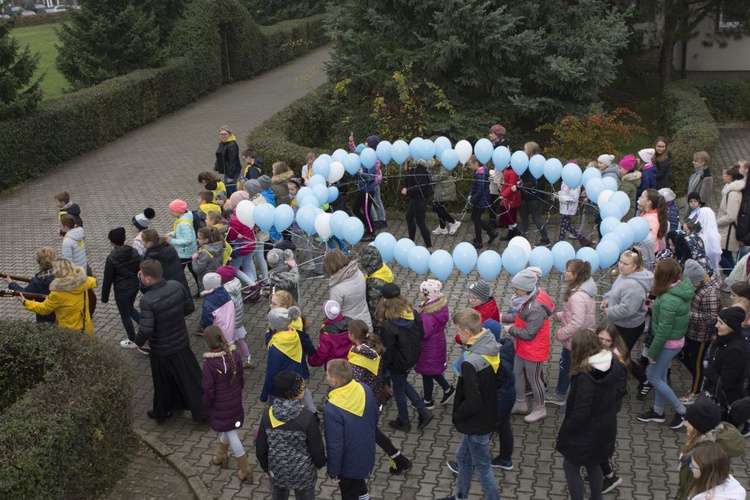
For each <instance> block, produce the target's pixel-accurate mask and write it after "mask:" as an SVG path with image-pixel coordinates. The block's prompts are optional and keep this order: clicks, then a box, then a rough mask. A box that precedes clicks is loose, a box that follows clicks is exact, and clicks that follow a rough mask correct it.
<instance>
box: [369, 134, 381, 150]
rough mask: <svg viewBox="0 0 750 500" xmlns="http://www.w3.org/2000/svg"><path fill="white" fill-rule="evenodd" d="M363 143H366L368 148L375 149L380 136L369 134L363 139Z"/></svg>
mask: <svg viewBox="0 0 750 500" xmlns="http://www.w3.org/2000/svg"><path fill="white" fill-rule="evenodd" d="M365 144H367V147H368V148H372V149H375V148H377V147H378V144H380V137H378V136H377V135H371V136H369V137H368V138H367V139H365Z"/></svg>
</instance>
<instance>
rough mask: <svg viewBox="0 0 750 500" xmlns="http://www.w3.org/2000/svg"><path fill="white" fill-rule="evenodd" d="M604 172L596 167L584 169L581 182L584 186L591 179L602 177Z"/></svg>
mask: <svg viewBox="0 0 750 500" xmlns="http://www.w3.org/2000/svg"><path fill="white" fill-rule="evenodd" d="M601 178H602V173H601V172H599V169H598V168H596V167H592V168H587V169H586V170H584V171H583V174H582V175H581V184H583V185H584V186H585V185H586V183H588V182H589V181H590V180H591V179H601Z"/></svg>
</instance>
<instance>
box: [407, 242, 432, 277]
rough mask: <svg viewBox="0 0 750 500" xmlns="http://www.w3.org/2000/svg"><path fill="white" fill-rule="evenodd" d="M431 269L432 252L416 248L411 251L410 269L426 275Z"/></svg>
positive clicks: (423, 248)
mask: <svg viewBox="0 0 750 500" xmlns="http://www.w3.org/2000/svg"><path fill="white" fill-rule="evenodd" d="M429 267H430V251H429V250H427V249H426V248H425V247H414V248H412V249H411V250H410V251H409V269H411V270H412V271H414V272H415V273H417V274H424V273H426V272H427V269H428V268H429Z"/></svg>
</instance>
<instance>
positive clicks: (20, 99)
mask: <svg viewBox="0 0 750 500" xmlns="http://www.w3.org/2000/svg"><path fill="white" fill-rule="evenodd" d="M11 28H12V23H9V22H0V120H5V119H8V118H16V117H19V116H23V115H24V114H26V113H28V112H30V111H32V110H34V108H36V105H37V104H39V102H40V101H41V100H42V89H41V87H40V86H39V84H40V83H41V81H42V79H43V77H40V78H37V79H36V80H35V81H33V82H32V80H33V76H34V71H36V68H37V63H38V62H39V54H31V51H30V50H29V47H28V45H27V46H26V48H25V49H23V51H22V52H21V53H20V54H19V49H20V47H19V43H18V41H17V40H16V39H14V38H12V37H11V36H10V31H11Z"/></svg>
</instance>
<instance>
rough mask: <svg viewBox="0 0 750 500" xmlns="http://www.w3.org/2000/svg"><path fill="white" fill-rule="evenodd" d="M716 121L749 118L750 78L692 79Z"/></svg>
mask: <svg viewBox="0 0 750 500" xmlns="http://www.w3.org/2000/svg"><path fill="white" fill-rule="evenodd" d="M691 83H692V84H693V86H694V87H695V88H697V89H698V92H699V93H700V95H701V96H702V97H703V98H704V102H705V103H706V106H708V110H709V111H710V112H711V115H712V116H713V117H714V119H715V120H716V121H720V122H725V121H730V120H749V119H750V80H747V79H740V78H727V79H721V80H714V79H706V80H693V81H691Z"/></svg>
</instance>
